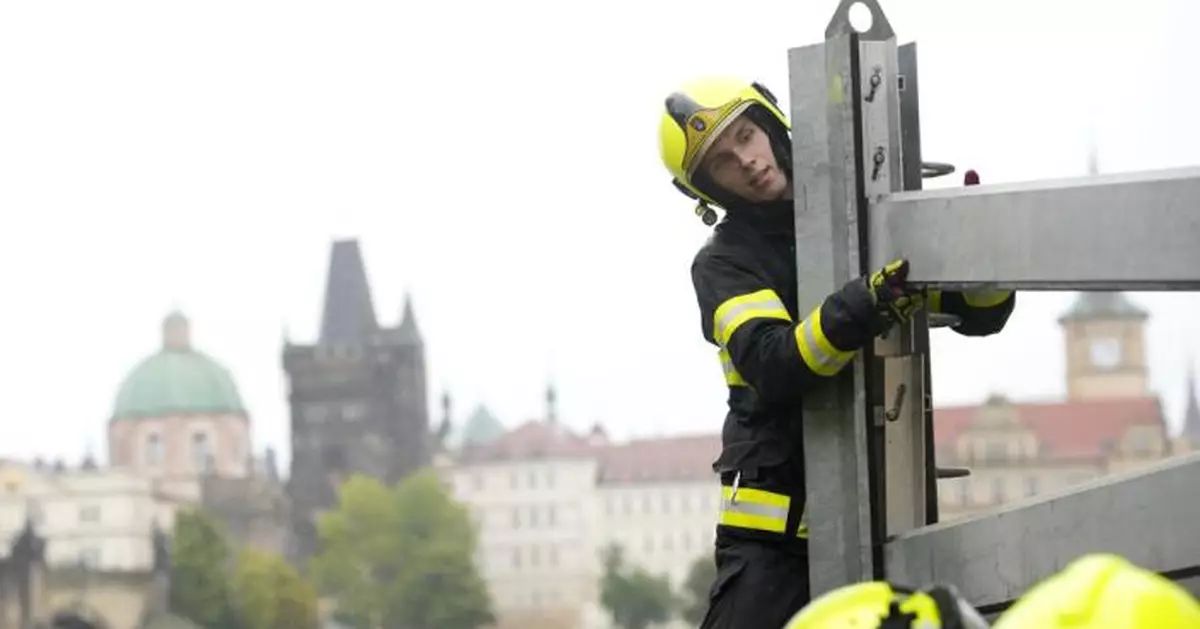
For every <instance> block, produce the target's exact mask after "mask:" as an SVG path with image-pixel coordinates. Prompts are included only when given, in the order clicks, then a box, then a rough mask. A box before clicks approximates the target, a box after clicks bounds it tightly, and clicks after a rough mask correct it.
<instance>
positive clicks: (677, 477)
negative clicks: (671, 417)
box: [600, 434, 721, 483]
mask: <svg viewBox="0 0 1200 629" xmlns="http://www.w3.org/2000/svg"><path fill="white" fill-rule="evenodd" d="M719 454H721V435H719V434H718V435H695V436H690V437H669V438H663V439H639V440H636V441H630V442H628V443H622V444H613V445H609V446H608V447H605V448H603V449H601V450H600V482H602V483H631V482H638V483H653V482H670V481H692V480H704V479H715V478H716V475H715V473H714V472H713V469H712V463H713V461H715V460H716V459H717V455H719Z"/></svg>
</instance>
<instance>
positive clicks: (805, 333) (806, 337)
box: [796, 306, 854, 376]
mask: <svg viewBox="0 0 1200 629" xmlns="http://www.w3.org/2000/svg"><path fill="white" fill-rule="evenodd" d="M796 347H798V348H800V357H801V358H803V359H804V364H805V365H808V368H809V369H811V370H812V372H813V373H815V374H818V375H822V376H832V375H834V374H836V373H837V372H839V371H841V370H842V367H845V366H846V363H849V362H850V361H852V360H854V352H844V351H842V350H840V349H837V348H836V347H834V346H833V344H832V343H830V342H829V339H828V338H827V337H826V336H825V331H824V330H822V329H821V307H820V306H817V308H816V310H813V311H812V314H810V315H808V317H807V318H806V319H804V321H801V322H800V325H798V326H796Z"/></svg>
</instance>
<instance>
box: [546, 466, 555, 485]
mask: <svg viewBox="0 0 1200 629" xmlns="http://www.w3.org/2000/svg"><path fill="white" fill-rule="evenodd" d="M546 487H551V488H553V487H554V470H546Z"/></svg>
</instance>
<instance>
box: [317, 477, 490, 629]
mask: <svg viewBox="0 0 1200 629" xmlns="http://www.w3.org/2000/svg"><path fill="white" fill-rule="evenodd" d="M317 528H318V533H319V535H320V540H321V552H320V553H319V554H318V556H317V557H316V558H314V560H313V563H312V573H313V575H314V578H315V580H316V582H317V584H318V586H319V587H320V588H321V590H322V591H324V592H325V593H327V594H329V595H330V596H332V597H333V598H334V600H335V601H336V602H337V607H338V617H339V619H340V620H342V621H343V622H346V623H347V624H349V625H351V626H354V627H356V628H359V629H380V628H382V629H393V628H400V627H402V628H403V629H475V628H476V627H480V626H483V625H486V624H489V623H491V622H492V621H493V615H492V610H491V600H490V599H489V597H488V593H487V587H486V585H485V584H484V582H483V579H482V578H481V577H480V576H479V574H478V572H477V571H476V568H475V563H474V557H475V547H476V539H475V529H474V526H473V525H472V523H471V519H470V514H469V513H468V512H467V510H466V508H465V507H463V506H462V505H460V504H458V503H457V502H455V501H454V500H453V498H452V497H451V496H450V494H449V492H448V491H447V490H446V487H445V486H444V485H443V484H442V481H441V479H440V478H438V476H437V475H436V473H434V472H433V471H431V470H430V471H423V472H419V473H416V474H413V475H411V476H409V477H408V478H406V479H405V480H403V481H401V482H400V483H399V484H397V486H396V487H394V488H392V489H388V488H387V487H385V486H384V485H383V484H382V483H380V482H379V481H377V480H374V479H370V478H366V477H364V476H354V477H351V478H350V479H348V480H347V481H346V482H345V483H344V484H343V485H342V486H341V487H340V488H339V493H338V506H337V508H336V509H334V510H333V511H331V512H329V513H327V514H325V515H324V516H323V517H322V518H321V520H320V521H319V522H318V527H317Z"/></svg>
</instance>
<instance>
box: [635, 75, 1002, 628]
mask: <svg viewBox="0 0 1200 629" xmlns="http://www.w3.org/2000/svg"><path fill="white" fill-rule="evenodd" d="M659 131H660V133H659V140H660V149H661V153H662V159H663V162H664V163H665V165H666V167H667V170H668V171H670V173H671V176H672V178H673V183H674V185H675V187H676V188H677V189H678V190H679V191H681V192H683V193H684V194H685V195H687V196H688V197H690V198H692V199H693V200H695V201H696V202H697V203H698V207H697V214H698V215H700V217H701V218H702V219H703V220H704V222H705V223H706V224H708V225H714V224H715V229H714V233H713V235H712V237H711V238H710V239H709V241H708V242H707V243H706V244H705V245H704V246H703V247H702V248H701V249H700V251H699V252H698V253H697V254H696V256H695V259H694V261H693V263H692V282H693V285H694V287H695V291H696V298H697V300H698V302H699V306H700V313H701V328H702V329H703V333H704V338H705V339H707V340H708V341H709V342H711V343H713V344H714V345H716V346H717V348H718V355H719V357H720V361H721V365H722V367H723V368H724V372H725V382H726V384H727V385H728V387H729V396H728V414H727V415H726V419H725V426H724V429H723V430H722V433H723V434H722V441H723V449H722V452H721V454H720V456H719V457H718V458H717V460H716V462H715V463H714V464H713V469H714V471H715V472H717V473H718V474H719V475H720V479H721V484H722V494H723V499H722V509H721V512H720V515H719V521H718V525H717V541H716V562H717V572H718V575H717V579H716V582H715V583H714V584H713V587H712V590H711V592H710V601H709V609H708V613H707V616H706V617H705V619H704V622H703V624H702V627H703V628H704V629H718V628H725V627H734V626H737V627H739V628H740V629H759V628H762V629H778V628H779V627H782V626H783V625H784V623H785V622H787V620H788V618H790V617H791V616H792V615H793V614H795V613H796V611H797V610H799V609H800V608H801V607H803V606H804V605H805V604H806V603H807V602H808V600H809V586H808V559H807V553H808V548H807V544H808V540H807V537H808V531H807V527H806V526H805V525H804V523H803V514H804V506H805V497H804V496H805V478H804V459H803V446H802V444H801V430H800V413H801V398H802V397H803V396H804V394H805V393H806V392H807V391H809V390H810V389H813V388H814V387H821V386H825V383H826V382H828V381H829V380H830V379H831V377H832V376H835V375H836V374H837V373H838V372H839V371H841V370H842V368H843V367H845V365H846V364H847V363H849V362H850V361H851V360H852V359H853V358H854V356H855V353H856V352H857V351H858V350H860V349H861V348H863V347H864V346H866V345H867V343H870V342H871V341H872V340H873V339H874V338H875V337H876V336H878V335H880V334H881V333H883V332H885V331H887V330H888V329H890V328H891V327H892V326H894V325H895V324H897V323H900V322H903V321H906V320H908V319H909V317H911V316H912V313H913V312H914V311H915V310H916V309H917V308H918V307H922V306H924V307H927V308H930V309H933V310H937V311H941V312H947V313H950V314H954V315H957V317H958V318H959V320H960V324H959V325H958V326H957V327H956V328H955V329H956V330H957V331H958V333H960V334H964V335H967V336H985V335H989V334H994V333H996V332H998V331H1000V329H1001V328H1003V327H1004V325H1005V323H1006V322H1007V320H1008V317H1009V314H1010V313H1011V312H1012V309H1013V304H1014V301H1015V295H1014V294H1013V293H1011V292H1009V291H982V292H978V293H950V292H947V293H944V294H943V293H937V292H931V293H929V294H926V295H921V294H919V293H918V292H916V291H914V290H912V289H911V288H909V287H908V286H907V284H906V277H907V273H908V263H907V261H905V260H897V261H895V262H892V263H890V264H888V265H887V266H886V267H884V268H883V269H880V270H878V271H876V272H874V273H871V274H870V275H868V276H867V277H863V278H860V279H856V280H854V281H851V282H849V283H847V284H846V285H845V286H843V287H842V288H841V289H840V290H838V291H837V292H835V293H833V294H831V295H829V296H828V297H827V298H826V299H825V300H824V302H823V303H821V304H820V305H819V306H818V307H817V308H815V309H814V310H812V311H811V312H805V313H800V312H798V311H797V303H796V292H797V285H796V281H797V280H796V251H795V236H794V226H793V215H792V182H791V176H792V168H791V155H792V148H791V139H790V137H789V135H790V133H789V126H788V122H787V119H786V117H785V116H784V115H783V113H782V112H781V111H780V109H779V105H778V103H777V102H776V99H775V97H774V96H773V95H772V94H771V92H769V91H768V90H767V89H766V88H765V87H763V86H762V85H760V84H758V83H750V82H744V81H738V80H732V79H703V80H698V81H695V82H693V83H690V84H688V85H686V86H684V87H682V88H681V89H679V90H678V91H676V92H674V93H672V94H670V95H669V96H668V97H667V98H666V100H665V103H664V110H663V111H662V117H661V123H660V127H659ZM716 208H721V209H723V210H724V211H725V216H724V218H723V219H721V221H720V223H719V224H717V212H716ZM801 253H803V252H801ZM735 614H736V615H737V618H736V619H735V618H734V615H735Z"/></svg>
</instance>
